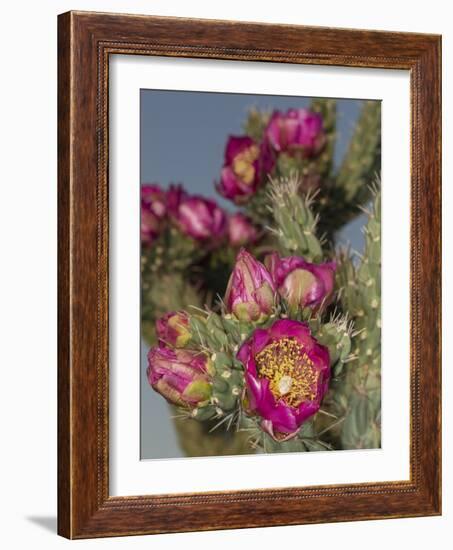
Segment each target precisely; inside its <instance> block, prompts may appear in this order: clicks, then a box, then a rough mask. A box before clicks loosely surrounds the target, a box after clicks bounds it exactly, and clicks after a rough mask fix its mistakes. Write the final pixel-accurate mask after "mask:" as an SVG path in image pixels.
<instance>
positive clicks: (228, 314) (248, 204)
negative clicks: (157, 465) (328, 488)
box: [142, 99, 381, 456]
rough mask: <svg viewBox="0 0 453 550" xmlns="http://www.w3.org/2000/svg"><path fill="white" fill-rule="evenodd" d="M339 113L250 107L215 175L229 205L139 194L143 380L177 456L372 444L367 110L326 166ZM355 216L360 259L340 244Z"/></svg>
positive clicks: (375, 105)
mask: <svg viewBox="0 0 453 550" xmlns="http://www.w3.org/2000/svg"><path fill="white" fill-rule="evenodd" d="M336 122H337V104H336V101H335V100H321V99H319V100H313V102H312V104H311V107H310V109H290V110H288V111H287V112H286V113H282V112H279V111H274V112H272V113H261V112H259V111H257V110H254V111H251V112H250V115H249V117H248V120H247V122H246V124H245V130H246V134H245V135H243V136H230V138H229V139H228V142H227V145H226V150H225V158H224V164H223V168H222V171H221V174H220V178H219V180H218V181H217V182H216V188H217V190H218V192H219V193H220V194H222V195H223V196H224V197H225V198H227V199H229V200H231V201H232V202H233V203H235V205H236V208H237V209H239V210H238V211H236V212H235V213H234V214H228V213H227V212H225V211H224V210H223V209H221V208H220V207H219V206H218V205H217V204H216V202H215V201H213V200H212V199H204V198H203V197H199V196H192V195H189V194H188V193H187V192H186V191H185V190H184V189H183V188H182V187H181V186H171V187H170V188H169V190H168V191H166V192H165V191H162V190H161V188H160V187H159V186H156V185H155V184H153V185H151V186H148V188H147V190H146V192H144V193H143V194H142V332H143V335H144V337H145V338H146V339H147V341H148V343H149V344H150V345H151V348H150V350H149V353H148V364H147V376H148V380H149V382H150V385H151V386H152V388H153V389H154V390H156V391H157V392H158V393H160V394H161V395H162V396H163V397H164V398H165V399H167V401H169V403H170V404H171V406H172V407H173V409H174V411H176V412H175V426H176V429H177V433H178V437H179V439H180V443H181V446H182V448H183V449H184V450H185V452H186V454H188V455H190V456H200V455H212V454H219V455H220V454H228V453H231V454H241V453H245V452H288V451H317V450H332V449H359V448H375V447H378V446H379V445H380V406H381V402H380V389H381V385H380V318H381V317H380V269H381V266H380V256H381V254H380V191H379V187H380V185H379V181H377V182H376V183H375V184H374V185H373V186H370V182H371V181H373V178H374V177H375V174H376V173H378V171H379V165H380V103H379V102H371V101H369V102H368V101H367V102H364V103H363V108H362V113H361V115H360V117H359V120H358V122H357V125H356V127H355V131H354V134H353V137H352V139H351V142H350V145H349V149H348V151H347V153H346V155H345V158H344V159H343V162H342V163H341V164H340V166H339V167H338V168H337V167H336V163H335V162H334V150H335V144H336V139H337V128H336V126H337V124H336ZM361 212H366V214H367V216H368V222H367V224H366V226H365V227H364V233H365V241H366V246H365V250H364V253H363V255H362V254H358V253H353V254H352V253H351V252H350V251H347V250H346V251H345V250H338V249H337V246H336V242H335V241H336V235H337V233H338V231H339V230H340V229H341V228H342V227H343V226H344V225H345V223H347V222H349V221H350V220H351V219H353V217H355V216H356V215H357V214H359V213H361ZM155 322H157V325H156V330H153V326H154V323H155Z"/></svg>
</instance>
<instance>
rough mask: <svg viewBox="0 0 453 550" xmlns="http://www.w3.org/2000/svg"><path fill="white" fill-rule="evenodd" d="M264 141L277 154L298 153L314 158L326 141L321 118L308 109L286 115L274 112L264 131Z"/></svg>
mask: <svg viewBox="0 0 453 550" xmlns="http://www.w3.org/2000/svg"><path fill="white" fill-rule="evenodd" d="M265 141H267V142H268V143H269V145H270V146H271V147H272V149H273V150H274V151H276V152H277V153H281V152H286V153H288V154H293V153H296V152H298V151H300V152H302V153H303V155H304V156H305V157H311V156H314V155H316V154H317V153H319V152H320V150H321V149H322V148H323V147H324V144H325V141H326V137H325V134H324V130H323V121H322V116H321V115H320V114H318V113H314V112H312V111H310V110H308V109H289V110H288V111H287V112H286V114H282V113H281V112H280V111H274V113H273V114H272V117H271V119H270V121H269V124H268V126H267V128H266V130H265Z"/></svg>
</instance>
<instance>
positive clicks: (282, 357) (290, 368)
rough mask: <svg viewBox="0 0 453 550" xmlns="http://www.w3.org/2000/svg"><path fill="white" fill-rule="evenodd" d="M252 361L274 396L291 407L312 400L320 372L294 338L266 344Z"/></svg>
mask: <svg viewBox="0 0 453 550" xmlns="http://www.w3.org/2000/svg"><path fill="white" fill-rule="evenodd" d="M255 362H256V366H257V370H258V374H259V375H260V376H261V377H264V378H267V379H268V380H269V388H270V390H271V392H272V393H273V394H274V396H275V398H276V399H282V400H283V401H284V402H285V403H286V404H287V405H289V406H291V407H298V406H299V405H300V404H301V403H302V402H303V401H313V400H314V399H315V397H316V385H317V382H318V377H319V372H318V371H317V369H315V368H314V365H313V361H312V360H311V359H310V358H309V357H308V355H307V354H306V352H305V350H304V347H303V346H302V345H301V344H300V343H299V342H297V340H295V339H294V338H280V339H279V340H276V341H275V342H272V343H271V344H269V345H267V346H266V347H265V348H264V349H263V350H262V351H260V352H259V353H258V354H257V355H256V356H255Z"/></svg>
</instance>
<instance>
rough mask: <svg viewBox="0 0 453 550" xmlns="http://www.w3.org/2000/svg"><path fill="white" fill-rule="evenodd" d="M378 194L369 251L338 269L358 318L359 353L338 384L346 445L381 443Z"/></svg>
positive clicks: (368, 230) (355, 346)
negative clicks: (354, 261) (356, 260)
mask: <svg viewBox="0 0 453 550" xmlns="http://www.w3.org/2000/svg"><path fill="white" fill-rule="evenodd" d="M374 193H375V197H374V203H373V206H372V210H371V211H370V212H369V220H368V224H367V225H366V227H365V240H366V246H365V253H364V255H363V257H362V259H361V262H360V265H359V266H357V267H354V266H353V264H352V262H351V261H350V259H348V258H347V257H346V255H345V254H343V258H342V259H343V261H342V262H341V265H340V269H339V270H338V279H339V284H340V285H342V286H343V292H342V294H341V302H342V305H343V307H344V309H345V310H347V311H349V312H350V314H351V316H353V319H354V331H355V332H354V336H353V338H352V350H353V354H354V356H355V357H356V360H355V361H352V362H351V363H350V364H349V365H348V368H347V369H345V375H344V378H343V379H342V380H341V383H340V384H338V385H337V386H336V387H335V399H336V402H337V403H338V405H339V407H340V408H341V409H342V410H343V411H344V414H345V421H344V423H343V425H342V430H341V436H340V437H341V444H342V448H344V449H364V448H376V447H379V446H380V433H381V430H380V414H381V374H380V373H381V348H380V342H381V310H380V305H381V288H380V287H381V260H380V255H381V242H380V239H381V233H380V231H381V225H380V193H379V191H377V190H376V189H375V190H374Z"/></svg>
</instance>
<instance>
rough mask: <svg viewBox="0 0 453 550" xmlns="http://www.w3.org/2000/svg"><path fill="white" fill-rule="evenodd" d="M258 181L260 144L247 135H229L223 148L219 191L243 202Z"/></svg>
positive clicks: (227, 196) (235, 200) (256, 185)
mask: <svg viewBox="0 0 453 550" xmlns="http://www.w3.org/2000/svg"><path fill="white" fill-rule="evenodd" d="M259 182H260V146H259V145H258V144H257V143H256V142H255V141H254V140H253V139H252V138H251V137H248V136H230V138H229V140H228V143H227V145H226V148H225V163H224V165H223V168H222V173H221V177H220V183H218V184H217V190H218V191H219V193H220V194H221V195H222V196H223V197H225V198H227V199H231V200H233V201H234V202H236V203H241V202H245V201H246V200H247V199H248V198H249V197H250V196H251V195H253V194H254V193H255V191H256V188H257V187H258V185H259Z"/></svg>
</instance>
